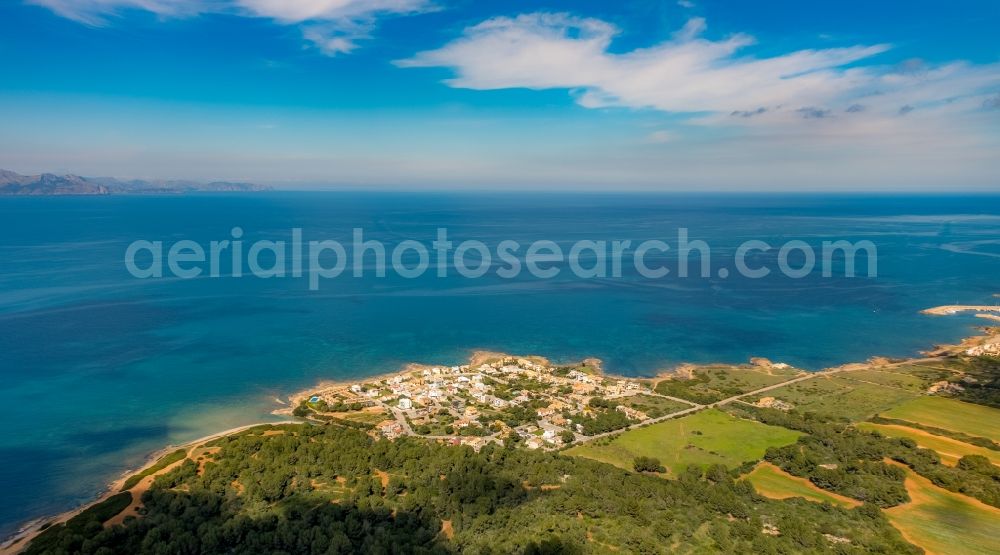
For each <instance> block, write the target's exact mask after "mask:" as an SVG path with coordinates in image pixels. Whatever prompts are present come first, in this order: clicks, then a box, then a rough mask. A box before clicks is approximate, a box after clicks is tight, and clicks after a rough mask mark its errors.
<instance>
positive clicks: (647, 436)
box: [566, 409, 801, 475]
mask: <svg viewBox="0 0 1000 555" xmlns="http://www.w3.org/2000/svg"><path fill="white" fill-rule="evenodd" d="M800 435H801V434H800V433H799V432H794V431H791V430H787V429H785V428H779V427H777V426H768V425H766V424H761V423H759V422H752V421H749V420H741V419H738V418H735V417H733V416H730V415H729V414H726V413H724V412H722V411H719V410H716V409H709V410H704V411H701V412H697V413H695V414H691V415H688V416H685V417H683V418H678V419H676V420H668V421H666V422H660V423H658V424H653V425H651V426H646V427H644V428H638V429H635V430H630V431H628V432H625V433H623V434H621V435H619V436H617V437H614V438H611V439H601V440H596V441H593V442H590V443H585V444H583V445H579V446H576V447H573V448H572V449H569V450H567V451H566V454H568V455H576V456H580V457H587V458H590V459H594V460H598V461H602V462H606V463H610V464H613V465H615V466H619V467H621V468H625V469H628V470H631V469H632V461H633V459H635V457H637V456H640V455H644V456H647V457H655V458H658V459H660V462H662V463H663V465H664V466H666V467H667V468H668V469H669V470H670V472H671V474H672V475H677V473H679V472H681V471H683V470H684V468H686V467H687V466H688V465H690V464H697V465H701V466H707V465H709V464H723V465H726V466H728V467H735V466H738V465H740V464H741V463H743V462H746V461H754V460H758V459H760V458H761V457H763V456H764V451H766V450H767V448H768V447H778V446H782V445H788V444H789V443H793V442H794V441H795V440H796V439H797V438H798V437H799V436H800Z"/></svg>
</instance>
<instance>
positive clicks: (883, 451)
mask: <svg viewBox="0 0 1000 555" xmlns="http://www.w3.org/2000/svg"><path fill="white" fill-rule="evenodd" d="M728 410H730V411H734V412H737V413H741V414H743V415H744V416H751V417H753V418H756V419H757V420H759V421H761V422H763V423H765V424H772V425H776V426H784V427H786V428H790V429H793V430H799V431H803V432H805V433H806V434H808V435H805V436H802V437H800V438H799V440H798V442H797V443H795V444H793V445H788V446H785V447H781V448H771V449H768V451H767V453H766V454H765V456H764V458H765V459H766V460H768V461H770V462H772V463H774V464H775V465H777V466H779V467H781V469H782V470H784V471H786V472H788V473H790V474H794V475H796V476H802V477H805V478H808V479H809V480H810V481H811V482H813V483H814V484H816V485H817V486H819V487H821V488H824V489H827V490H830V491H834V492H837V493H841V494H843V495H847V496H849V497H853V498H855V499H859V500H862V501H869V502H872V503H874V504H876V505H878V506H880V507H891V506H894V505H898V504H900V503H904V502H906V501H908V500H909V496H908V495H907V494H906V488H905V487H904V484H903V480H904V479H905V472H904V471H903V470H902V469H900V468H898V467H895V466H893V465H890V464H887V463H885V462H884V461H885V460H886V459H891V460H895V461H899V462H901V463H903V464H905V465H907V466H909V467H910V468H912V469H913V470H914V471H915V472H916V473H917V474H920V475H921V476H924V477H925V478H928V479H929V480H931V482H933V483H934V484H935V485H937V486H940V487H942V488H944V489H947V490H949V491H954V492H958V493H963V494H965V495H968V496H970V497H974V498H976V499H979V500H980V501H982V502H984V503H986V504H989V505H993V506H994V507H1000V469H997V468H996V467H995V466H993V465H986V466H982V465H978V464H976V461H978V460H979V459H978V458H976V459H972V460H971V461H967V463H966V464H962V465H959V466H957V467H950V466H947V465H944V464H942V463H941V458H940V457H939V456H938V454H937V453H935V452H934V451H932V450H930V449H921V448H919V447H917V445H916V443H914V442H913V441H912V440H910V439H906V438H888V437H884V436H882V435H881V434H879V433H877V432H864V431H861V430H858V429H856V428H853V427H851V426H850V425H849V424H847V423H844V422H840V421H834V420H831V419H828V418H825V417H820V416H817V415H815V414H813V413H804V414H800V413H798V412H797V411H790V412H787V413H785V412H782V411H778V410H773V409H761V408H752V407H746V406H744V407H741V408H729V409H728Z"/></svg>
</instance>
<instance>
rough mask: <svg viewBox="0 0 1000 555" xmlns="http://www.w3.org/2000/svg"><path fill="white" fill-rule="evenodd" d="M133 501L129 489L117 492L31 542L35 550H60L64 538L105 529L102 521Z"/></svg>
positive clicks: (90, 533)
mask: <svg viewBox="0 0 1000 555" xmlns="http://www.w3.org/2000/svg"><path fill="white" fill-rule="evenodd" d="M130 503H132V494H131V493H130V492H127V491H123V492H119V493H116V494H115V495H112V496H111V497H109V498H107V499H105V500H104V501H101V502H100V503H96V504H94V505H92V506H90V507H88V508H86V509H85V510H83V511H81V512H80V514H78V515H76V516H74V517H73V518H71V519H69V520H67V521H66V523H65V524H56V525H55V526H52V527H50V528H47V529H46V530H45V531H43V532H42V533H41V534H39V535H38V537H36V538H35V540H34V541H33V542H32V544H31V548H32V550H33V551H35V552H39V553H41V552H46V551H59V548H60V545H61V543H62V541H63V539H64V538H66V537H69V536H73V537H88V536H91V535H94V534H97V533H100V531H101V530H102V529H103V526H101V523H103V522H104V521H106V520H108V519H110V518H111V517H113V516H115V515H117V514H118V513H120V512H122V511H123V510H125V508H126V507H128V506H129V504H130Z"/></svg>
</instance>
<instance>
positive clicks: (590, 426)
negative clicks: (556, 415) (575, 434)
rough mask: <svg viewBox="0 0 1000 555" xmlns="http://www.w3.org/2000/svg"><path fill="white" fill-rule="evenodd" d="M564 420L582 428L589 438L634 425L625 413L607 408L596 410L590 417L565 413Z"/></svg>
mask: <svg viewBox="0 0 1000 555" xmlns="http://www.w3.org/2000/svg"><path fill="white" fill-rule="evenodd" d="M563 418H566V419H567V420H572V421H573V423H574V424H579V425H580V426H582V428H583V431H582V433H583V434H584V435H588V436H593V435H597V434H603V433H605V432H612V431H614V430H620V429H622V428H625V427H626V426H628V425H629V424H632V421H630V420H629V419H628V417H627V416H625V413H624V412H621V411H617V410H614V409H606V408H605V409H597V410H594V411H593V412H592V413H591V415H590V416H585V415H582V414H570V413H569V412H564V413H563Z"/></svg>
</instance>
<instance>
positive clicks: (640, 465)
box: [632, 456, 667, 472]
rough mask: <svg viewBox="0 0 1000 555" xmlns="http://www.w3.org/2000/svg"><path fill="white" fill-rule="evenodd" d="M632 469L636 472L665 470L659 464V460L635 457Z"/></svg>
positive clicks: (665, 469)
mask: <svg viewBox="0 0 1000 555" xmlns="http://www.w3.org/2000/svg"><path fill="white" fill-rule="evenodd" d="M632 468H634V469H635V471H636V472H666V471H667V468H666V467H665V466H663V465H662V464H660V459H657V458H656V457H643V456H639V457H636V458H635V459H634V460H633V461H632Z"/></svg>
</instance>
